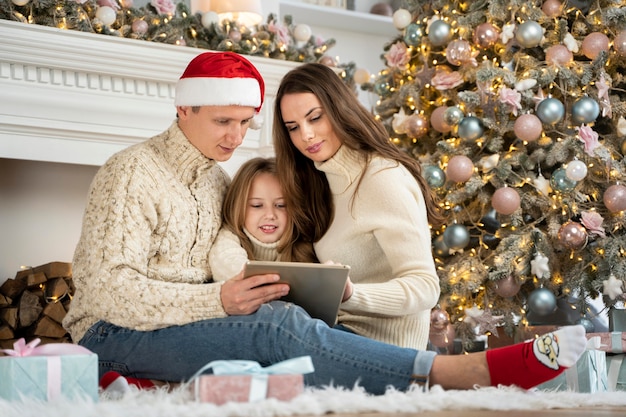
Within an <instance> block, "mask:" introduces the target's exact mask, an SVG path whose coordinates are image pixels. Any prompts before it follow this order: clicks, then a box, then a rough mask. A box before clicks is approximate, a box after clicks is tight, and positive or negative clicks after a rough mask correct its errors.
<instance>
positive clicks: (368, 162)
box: [274, 64, 441, 349]
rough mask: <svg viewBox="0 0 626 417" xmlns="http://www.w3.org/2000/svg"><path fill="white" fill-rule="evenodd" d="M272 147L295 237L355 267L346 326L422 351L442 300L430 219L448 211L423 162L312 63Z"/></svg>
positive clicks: (296, 83)
mask: <svg viewBox="0 0 626 417" xmlns="http://www.w3.org/2000/svg"><path fill="white" fill-rule="evenodd" d="M274 114H275V119H274V140H275V143H274V146H275V151H276V158H277V164H278V167H279V176H280V179H281V183H282V184H283V189H284V191H285V199H286V201H287V205H288V206H289V207H290V211H291V212H292V215H293V217H294V222H295V225H296V226H295V228H296V232H297V233H298V234H299V235H298V236H297V237H296V239H298V240H303V241H305V242H313V243H314V248H315V253H316V255H317V257H318V258H319V261H320V262H328V261H333V262H337V263H341V264H346V265H350V267H351V273H350V279H351V281H352V282H353V283H354V285H353V286H352V288H351V290H352V294H351V296H350V298H349V299H348V300H347V301H346V302H344V303H343V304H342V308H341V312H340V315H339V318H338V323H339V325H340V326H342V327H344V328H346V329H348V330H350V331H352V332H354V333H357V334H360V335H363V336H367V337H371V338H374V339H377V340H381V341H384V342H387V343H392V344H395V345H398V346H403V347H412V348H415V349H425V348H426V345H427V342H428V331H429V324H430V310H431V308H432V307H433V306H434V305H435V304H436V303H437V301H438V298H439V292H440V290H439V279H438V277H437V274H436V270H435V265H434V261H433V258H432V255H431V239H430V229H429V225H428V222H429V221H430V222H431V223H438V222H440V221H441V216H440V214H439V213H438V211H437V205H436V203H435V201H434V198H433V196H432V194H431V192H430V189H429V187H428V185H427V184H426V182H425V180H424V179H423V178H422V176H421V175H420V171H421V169H420V165H419V163H418V162H417V161H416V160H415V159H413V158H411V157H410V156H408V155H407V154H405V153H404V152H402V151H401V150H399V149H398V148H397V147H396V146H395V145H393V144H392V143H391V142H390V141H389V137H388V134H387V132H386V130H385V128H384V127H383V125H382V124H381V123H379V122H378V121H377V120H376V119H375V118H374V117H373V115H372V114H371V113H370V112H369V111H368V110H367V109H365V108H364V107H363V106H362V105H361V104H360V103H359V101H358V100H357V98H356V96H355V95H354V94H353V92H352V91H351V90H350V89H349V88H348V87H347V86H346V85H345V84H344V83H343V81H342V80H341V79H340V78H339V77H338V76H337V75H336V74H335V73H334V72H333V70H331V69H330V68H328V67H326V66H324V65H321V64H306V65H303V66H301V67H298V68H296V69H294V70H292V71H291V72H290V73H288V74H287V75H286V76H285V77H284V78H283V80H282V82H281V85H280V87H279V90H278V94H277V97H276V102H275V113H274Z"/></svg>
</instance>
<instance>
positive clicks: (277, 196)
mask: <svg viewBox="0 0 626 417" xmlns="http://www.w3.org/2000/svg"><path fill="white" fill-rule="evenodd" d="M286 225H287V210H286V208H285V200H284V198H283V191H282V189H281V188H280V183H279V182H278V178H276V176H275V175H273V174H270V173H267V172H263V173H260V174H258V175H257V176H256V177H255V178H254V180H252V184H250V191H249V193H248V201H247V204H246V213H245V222H244V226H245V228H246V230H247V231H248V232H250V233H251V234H252V236H254V237H255V238H257V239H258V240H260V241H261V242H263V243H274V242H278V240H279V239H280V237H281V236H282V235H283V233H285V227H286Z"/></svg>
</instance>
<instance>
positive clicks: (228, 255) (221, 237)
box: [209, 228, 278, 281]
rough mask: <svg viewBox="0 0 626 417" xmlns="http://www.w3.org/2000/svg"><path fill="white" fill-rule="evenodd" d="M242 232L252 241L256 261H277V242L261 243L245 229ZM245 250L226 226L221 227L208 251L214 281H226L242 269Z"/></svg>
mask: <svg viewBox="0 0 626 417" xmlns="http://www.w3.org/2000/svg"><path fill="white" fill-rule="evenodd" d="M243 232H244V233H245V234H246V236H248V238H249V239H250V242H252V251H253V252H254V260H256V261H271V262H275V261H278V249H277V248H278V242H274V243H263V242H261V241H260V240H258V239H257V238H255V237H254V236H252V234H251V233H250V232H248V231H247V230H246V229H244V230H243ZM248 260H249V259H248V254H247V253H246V250H245V249H244V248H243V247H241V242H240V241H239V238H238V237H237V236H236V235H235V234H234V233H233V232H231V231H229V230H227V229H226V228H222V230H220V232H219V234H218V235H217V239H215V244H214V245H213V247H212V248H211V253H209V264H210V265H211V271H212V272H213V279H214V280H215V281H226V280H227V279H229V278H232V277H234V276H235V275H237V274H238V273H239V272H241V270H242V269H243V267H244V265H245V263H246V262H247V261H248Z"/></svg>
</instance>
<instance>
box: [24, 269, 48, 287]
mask: <svg viewBox="0 0 626 417" xmlns="http://www.w3.org/2000/svg"><path fill="white" fill-rule="evenodd" d="M47 279H48V278H46V274H44V273H43V272H35V273H32V274H28V275H27V276H26V286H27V287H36V286H39V285H41V284H43V283H44V282H46V280H47Z"/></svg>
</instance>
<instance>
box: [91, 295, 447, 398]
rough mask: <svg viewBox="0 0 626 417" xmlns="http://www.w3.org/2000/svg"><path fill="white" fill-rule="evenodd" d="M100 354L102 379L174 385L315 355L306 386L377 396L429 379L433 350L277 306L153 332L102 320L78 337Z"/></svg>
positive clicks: (291, 306) (278, 303) (288, 305)
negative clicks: (248, 363) (231, 365)
mask: <svg viewBox="0 0 626 417" xmlns="http://www.w3.org/2000/svg"><path fill="white" fill-rule="evenodd" d="M79 344H80V345H82V346H84V347H86V348H87V349H89V350H91V351H92V352H94V353H96V354H98V359H99V366H100V369H99V371H100V376H102V375H103V374H104V373H105V372H107V371H116V372H119V373H120V374H122V375H125V376H132V377H137V378H148V379H156V380H162V381H170V382H182V381H186V380H188V379H189V378H190V377H191V376H192V375H193V374H194V373H195V372H196V371H197V370H199V369H200V368H201V367H202V366H204V365H206V364H207V363H208V362H211V361H214V360H224V359H227V360H232V359H244V360H252V361H256V362H258V363H259V364H260V365H261V366H268V365H271V364H274V363H277V362H281V361H283V360H286V359H291V358H295V357H299V356H306V355H308V356H311V358H312V360H313V365H314V367H315V372H314V373H311V374H306V375H305V376H304V377H305V384H306V385H308V386H324V385H335V386H343V387H347V388H352V387H353V386H355V385H357V384H358V385H359V386H361V387H363V388H364V389H366V390H367V391H368V392H370V393H373V394H383V393H384V392H385V390H386V388H387V387H389V386H393V387H395V388H396V389H399V390H405V389H406V388H407V387H408V386H409V384H410V383H411V381H412V380H413V379H414V378H415V375H422V376H423V375H428V374H429V373H430V369H431V367H432V363H433V358H434V356H435V353H434V352H430V351H416V350H414V349H405V348H399V347H397V346H392V345H388V344H384V343H381V342H377V341H375V340H372V339H369V338H365V337H362V336H358V335H355V334H352V333H350V332H346V331H342V330H336V329H332V328H330V327H328V326H327V325H326V324H325V323H324V322H322V321H321V320H315V319H312V318H310V317H309V315H308V314H307V313H306V312H305V311H304V310H303V309H302V308H300V307H298V306H296V305H294V304H291V303H285V302H282V301H274V302H272V303H269V304H264V305H262V306H261V308H259V310H258V311H257V312H256V313H254V314H251V315H248V316H228V317H224V318H217V319H210V320H203V321H198V322H194V323H190V324H186V325H182V326H172V327H167V328H164V329H159V330H152V331H137V330H130V329H127V328H123V327H119V326H115V325H113V324H110V323H106V322H98V323H96V324H95V325H94V326H92V327H91V328H90V329H89V331H88V332H87V333H86V334H85V336H84V337H83V338H82V339H81V340H80V342H79Z"/></svg>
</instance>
